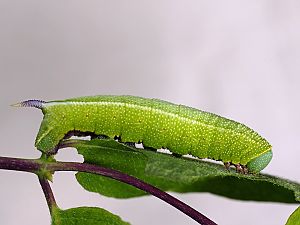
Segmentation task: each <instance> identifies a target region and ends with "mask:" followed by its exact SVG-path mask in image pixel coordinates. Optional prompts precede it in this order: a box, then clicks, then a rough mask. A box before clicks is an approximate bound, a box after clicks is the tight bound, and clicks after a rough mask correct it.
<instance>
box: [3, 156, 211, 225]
mask: <svg viewBox="0 0 300 225" xmlns="http://www.w3.org/2000/svg"><path fill="white" fill-rule="evenodd" d="M41 168H43V169H45V170H47V171H49V172H55V171H79V172H87V173H94V174H98V175H101V176H105V177H110V178H113V179H115V180H118V181H121V182H123V183H126V184H129V185H132V186H134V187H136V188H139V189H141V190H143V191H146V192H148V193H150V194H152V195H153V196H155V197H157V198H160V199H161V200H163V201H165V202H167V203H169V204H170V205H172V206H173V207H175V208H177V209H178V210H180V211H181V212H183V213H184V214H186V215H187V216H189V217H191V218H192V219H194V220H195V221H197V222H198V223H201V224H203V225H216V223H214V222H213V221H211V220H210V219H208V218H207V217H206V216H204V215H202V214H201V213H200V212H198V211H197V210H195V209H193V208H192V207H190V206H189V205H187V204H185V203H183V202H182V201H180V200H178V199H176V198H174V197H173V196H171V195H169V194H168V193H166V192H164V191H161V190H160V189H158V188H156V187H154V186H152V185H150V184H147V183H145V182H143V181H142V180H139V179H137V178H135V177H132V176H129V175H127V174H124V173H121V172H119V171H116V170H113V169H110V168H105V167H101V166H96V165H91V164H87V163H72V162H51V163H42V162H41V161H38V160H29V159H16V158H7V157H0V169H8V170H18V171H25V172H32V173H37V172H38V171H39V170H40V169H41ZM40 182H41V181H40ZM41 185H42V183H41ZM43 185H45V187H43ZM43 185H42V187H43V190H44V193H45V190H46V189H47V190H48V187H47V185H49V183H48V182H47V184H45V183H44V182H43ZM44 188H46V189H44ZM49 188H50V186H49ZM50 191H51V189H50ZM46 194H47V196H48V194H49V193H48V192H47V193H45V196H46ZM51 194H52V191H51ZM47 196H46V199H47ZM50 197H51V196H48V199H47V203H48V205H49V201H53V200H54V197H53V194H52V197H53V199H52V200H50ZM52 197H51V198H52ZM52 203H53V202H52ZM54 203H55V200H54ZM49 208H50V207H49ZM50 210H51V209H50Z"/></svg>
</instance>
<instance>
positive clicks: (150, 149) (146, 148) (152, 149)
mask: <svg viewBox="0 0 300 225" xmlns="http://www.w3.org/2000/svg"><path fill="white" fill-rule="evenodd" d="M144 149H145V150H149V151H152V152H156V151H157V149H156V148H152V147H148V146H145V145H144Z"/></svg>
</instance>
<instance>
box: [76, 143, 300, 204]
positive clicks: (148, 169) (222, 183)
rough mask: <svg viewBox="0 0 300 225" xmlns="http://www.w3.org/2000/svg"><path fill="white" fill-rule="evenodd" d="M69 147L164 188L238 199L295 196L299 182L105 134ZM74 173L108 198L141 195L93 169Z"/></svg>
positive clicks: (287, 199) (290, 199)
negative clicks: (178, 155) (142, 146)
mask: <svg viewBox="0 0 300 225" xmlns="http://www.w3.org/2000/svg"><path fill="white" fill-rule="evenodd" d="M73 146H74V147H75V148H77V150H78V152H79V153H80V154H82V155H83V156H84V160H85V162H87V163H91V164H95V165H99V166H103V167H109V168H112V169H115V170H119V171H121V172H123V173H126V174H129V175H132V176H134V177H137V178H139V179H141V180H143V181H145V182H147V183H150V184H152V185H154V186H156V187H158V188H160V189H162V190H164V191H173V192H181V193H186V192H210V193H213V194H217V195H221V196H225V197H229V198H233V199H240V200H255V201H270V202H285V203H296V202H299V201H300V184H298V183H294V182H291V181H288V180H285V179H282V178H278V177H275V176H270V175H265V174H256V175H252V174H247V175H244V174H239V173H236V172H235V170H233V169H230V170H229V171H227V170H226V169H225V168H224V166H223V165H219V164H216V163H211V162H205V161H202V160H195V159H189V158H183V157H181V158H176V157H173V156H171V155H168V154H162V153H157V152H153V151H149V150H148V151H147V150H145V149H136V148H130V147H128V146H125V145H123V144H120V143H118V142H116V141H114V140H110V139H109V140H98V139H95V140H92V141H83V140H81V141H79V140H78V141H75V144H74V145H73ZM76 178H77V180H78V182H79V183H80V184H81V185H82V186H83V187H84V188H85V189H86V190H88V191H92V192H97V193H99V194H102V195H105V196H109V197H115V198H130V197H137V196H142V195H145V194H146V193H145V192H143V191H141V190H138V189H136V188H134V187H132V186H129V185H127V184H124V183H121V182H119V181H116V180H113V179H111V178H106V177H102V176H99V175H95V174H88V173H77V174H76Z"/></svg>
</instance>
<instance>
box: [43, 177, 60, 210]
mask: <svg viewBox="0 0 300 225" xmlns="http://www.w3.org/2000/svg"><path fill="white" fill-rule="evenodd" d="M39 182H40V185H41V187H42V189H43V192H44V195H45V198H46V201H47V204H48V207H49V211H50V214H51V215H52V210H53V208H57V204H56V201H55V198H54V195H53V192H52V189H51V187H50V184H49V182H48V180H47V179H45V178H43V177H39Z"/></svg>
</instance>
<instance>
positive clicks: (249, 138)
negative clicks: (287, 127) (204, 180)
mask: <svg viewBox="0 0 300 225" xmlns="http://www.w3.org/2000/svg"><path fill="white" fill-rule="evenodd" d="M30 101H35V102H30ZM25 103H26V104H25ZM35 105H36V106H35ZM19 106H33V107H36V108H40V109H42V111H43V114H44V118H43V121H42V123H41V126H40V130H39V132H38V135H37V137H36V141H35V146H36V147H37V148H38V149H39V150H40V151H42V152H45V153H49V152H51V151H53V149H56V148H57V147H58V146H59V143H60V141H61V140H62V139H63V138H64V137H65V135H66V134H68V132H70V131H74V130H75V131H80V132H90V133H93V134H95V135H105V136H108V137H111V138H114V137H115V136H117V137H119V138H120V140H121V141H122V142H135V143H141V142H142V143H143V145H144V146H146V147H150V148H156V149H159V148H162V147H163V148H168V149H169V150H170V151H171V152H173V153H176V154H180V155H184V154H191V155H193V156H196V157H199V158H210V159H215V160H221V161H223V162H226V163H227V162H230V163H231V164H235V165H238V164H240V165H241V166H246V167H247V169H248V170H249V172H254V173H255V172H259V171H261V170H262V169H263V168H265V167H266V166H267V164H268V163H269V162H270V160H271V159H272V151H271V145H270V144H269V143H268V142H267V141H266V140H265V139H264V138H262V137H261V136H260V135H259V134H258V133H256V132H255V131H253V130H252V129H250V128H249V127H247V126H245V125H243V124H241V123H238V122H236V121H233V120H230V119H226V118H224V117H221V116H218V115H216V114H213V113H209V112H205V111H201V110H198V109H194V108H191V107H187V106H183V105H177V104H173V103H170V102H166V101H162V100H158V99H147V98H141V97H135V96H110V95H102V96H101V95H99V96H90V97H79V98H72V99H66V100H59V101H50V102H44V101H40V100H29V101H25V102H22V103H20V104H19Z"/></svg>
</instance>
